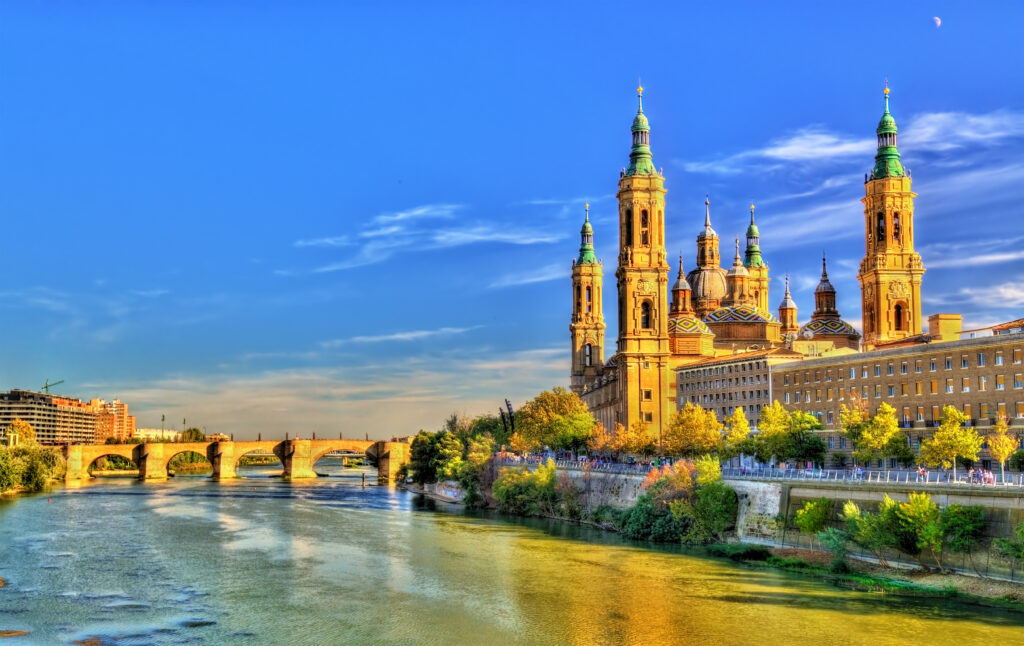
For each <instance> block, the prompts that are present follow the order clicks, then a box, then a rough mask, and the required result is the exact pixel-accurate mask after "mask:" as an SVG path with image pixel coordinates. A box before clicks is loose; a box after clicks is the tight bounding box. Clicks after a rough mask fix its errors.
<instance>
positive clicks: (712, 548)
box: [704, 543, 772, 561]
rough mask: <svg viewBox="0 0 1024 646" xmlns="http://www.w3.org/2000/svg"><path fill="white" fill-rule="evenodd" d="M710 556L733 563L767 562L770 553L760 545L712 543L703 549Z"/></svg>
mask: <svg viewBox="0 0 1024 646" xmlns="http://www.w3.org/2000/svg"><path fill="white" fill-rule="evenodd" d="M704 549H705V550H706V551H707V553H708V554H710V555H711V556H720V557H725V558H727V559H731V560H733V561H767V560H768V559H769V558H770V557H771V555H772V552H771V550H769V549H768V548H767V547H764V546H761V545H747V544H745V543H735V544H727V543H712V544H711V545H708V546H706V547H705V548H704Z"/></svg>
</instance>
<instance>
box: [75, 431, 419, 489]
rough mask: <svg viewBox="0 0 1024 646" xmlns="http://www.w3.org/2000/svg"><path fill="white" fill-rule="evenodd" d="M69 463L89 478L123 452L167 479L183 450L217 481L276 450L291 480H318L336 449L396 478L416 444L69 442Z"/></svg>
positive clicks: (142, 475) (147, 474)
mask: <svg viewBox="0 0 1024 646" xmlns="http://www.w3.org/2000/svg"><path fill="white" fill-rule="evenodd" d="M63 451H64V457H65V458H66V459H67V462H68V471H67V475H66V476H65V479H66V480H67V481H68V482H74V481H79V480H88V479H89V478H90V477H91V476H90V475H89V467H90V466H91V465H92V463H93V462H95V461H96V460H98V459H100V458H102V457H105V456H108V455H118V456H121V457H123V458H127V459H129V460H131V461H133V462H134V463H135V464H137V465H138V467H139V479H140V480H163V479H165V478H167V463H168V462H170V461H171V458H173V457H174V456H176V455H179V454H181V453H187V452H192V453H198V454H199V455H205V456H206V459H207V460H209V461H210V464H211V465H213V476H212V477H213V479H214V480H227V479H230V478H237V477H238V475H237V473H236V468H237V466H238V460H239V458H241V457H242V456H243V455H245V454H247V453H252V452H254V451H258V452H263V453H273V454H274V455H276V456H277V458H278V459H279V460H281V464H282V465H283V466H284V477H285V479H298V478H315V477H316V472H314V471H313V465H314V464H316V462H317V460H319V459H320V458H322V457H323V456H324V455H326V454H328V453H330V452H332V451H348V452H353V453H365V454H366V456H367V457H368V458H370V460H372V461H374V462H376V463H377V482H378V483H381V484H383V483H388V482H394V481H395V474H396V473H397V472H398V469H399V468H400V467H401V466H402V465H403V464H406V463H408V462H409V455H410V445H409V444H406V443H404V442H384V441H376V442H374V441H369V440H299V439H294V440H284V441H273V440H269V441H258V442H230V441H220V442H153V443H149V444H69V445H66V446H64V447H63Z"/></svg>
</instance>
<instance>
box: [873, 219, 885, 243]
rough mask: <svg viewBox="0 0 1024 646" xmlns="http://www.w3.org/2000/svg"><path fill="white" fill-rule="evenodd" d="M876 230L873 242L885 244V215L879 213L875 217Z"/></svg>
mask: <svg viewBox="0 0 1024 646" xmlns="http://www.w3.org/2000/svg"><path fill="white" fill-rule="evenodd" d="M875 222H876V229H877V231H876V232H875V240H877V241H878V242H885V214H884V213H879V214H878V215H877V216H875Z"/></svg>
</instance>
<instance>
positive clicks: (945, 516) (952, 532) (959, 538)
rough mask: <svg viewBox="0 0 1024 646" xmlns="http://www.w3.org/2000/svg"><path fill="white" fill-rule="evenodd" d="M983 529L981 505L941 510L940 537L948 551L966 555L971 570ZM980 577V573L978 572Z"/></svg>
mask: <svg viewBox="0 0 1024 646" xmlns="http://www.w3.org/2000/svg"><path fill="white" fill-rule="evenodd" d="M984 529H985V508H984V507H982V506H981V505H968V506H964V505H956V504H953V505H949V506H948V507H946V508H945V509H943V510H942V535H943V538H944V539H945V541H946V543H947V544H948V545H949V549H951V550H953V551H954V552H956V553H957V554H966V555H967V558H968V559H969V560H970V562H971V568H973V569H974V571H975V572H978V568H977V567H975V565H974V547H975V546H976V545H977V544H978V543H979V542H981V536H982V532H983V531H984ZM978 575H979V576H980V575H981V573H980V572H978Z"/></svg>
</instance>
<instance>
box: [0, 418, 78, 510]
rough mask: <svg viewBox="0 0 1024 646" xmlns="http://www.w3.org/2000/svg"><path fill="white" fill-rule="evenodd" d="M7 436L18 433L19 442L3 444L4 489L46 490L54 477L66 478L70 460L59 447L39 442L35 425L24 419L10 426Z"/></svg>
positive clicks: (0, 488)
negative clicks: (12, 444) (47, 445)
mask: <svg viewBox="0 0 1024 646" xmlns="http://www.w3.org/2000/svg"><path fill="white" fill-rule="evenodd" d="M7 437H8V438H11V437H17V440H16V444H15V446H7V447H0V493H3V492H6V491H17V490H23V491H30V492H36V491H42V490H43V489H45V488H46V486H47V485H48V484H49V483H50V481H51V480H56V479H58V478H62V477H63V476H64V473H65V472H66V471H67V463H66V462H65V461H64V456H63V455H61V453H60V451H59V450H58V449H55V448H52V447H44V446H38V445H37V444H36V442H35V431H34V430H33V428H32V426H31V425H30V424H28V423H27V422H25V421H22V420H20V419H16V420H14V422H13V423H12V424H11V426H9V427H7Z"/></svg>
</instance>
